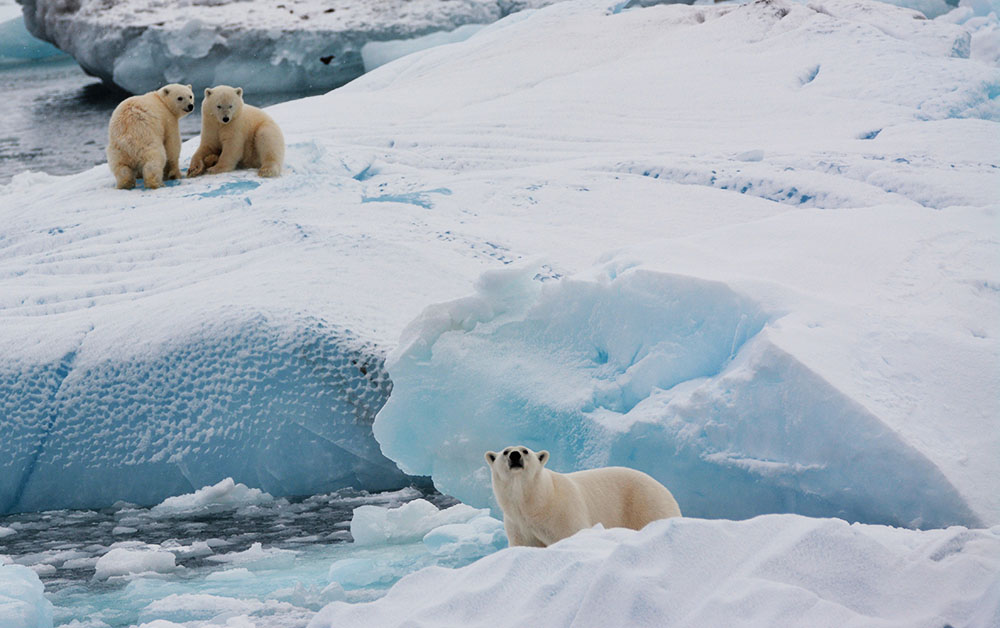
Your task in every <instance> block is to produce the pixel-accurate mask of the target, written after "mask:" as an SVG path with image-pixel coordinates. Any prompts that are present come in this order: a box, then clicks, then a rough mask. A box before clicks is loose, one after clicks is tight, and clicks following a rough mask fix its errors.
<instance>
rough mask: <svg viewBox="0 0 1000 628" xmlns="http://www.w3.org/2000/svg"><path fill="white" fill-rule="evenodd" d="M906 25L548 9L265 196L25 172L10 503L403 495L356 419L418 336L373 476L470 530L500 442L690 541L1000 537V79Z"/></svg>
mask: <svg viewBox="0 0 1000 628" xmlns="http://www.w3.org/2000/svg"><path fill="white" fill-rule="evenodd" d="M916 17H919V14H916V13H914V12H912V11H909V10H907V9H901V8H896V7H892V6H889V5H885V4H880V3H872V2H850V1H844V0H830V1H825V2H823V3H821V4H816V3H814V4H813V5H809V6H806V5H798V4H788V5H784V4H781V3H766V2H761V3H756V4H750V5H745V6H738V7H737V6H721V7H702V6H693V7H688V6H679V5H668V6H654V7H651V8H645V9H630V10H625V11H622V12H620V13H617V14H615V13H613V12H612V13H609V12H608V10H607V7H606V6H605V5H604V4H602V3H598V2H570V3H562V4H559V5H554V6H551V7H548V8H545V9H541V10H538V11H535V12H522V13H519V14H517V15H514V16H512V17H510V18H508V19H505V20H501V21H500V22H498V23H496V24H493V25H490V26H488V27H486V28H484V29H482V30H480V31H479V32H478V33H476V34H475V35H473V36H472V37H471V38H469V39H468V40H466V41H464V42H460V43H456V44H451V45H446V46H441V47H437V48H432V49H428V50H425V51H422V52H419V53H416V54H413V55H410V56H408V57H405V58H403V59H400V60H397V61H395V62H393V63H389V64H387V65H385V66H382V67H380V68H378V69H376V70H375V71H373V72H371V73H369V74H367V75H365V76H364V77H362V78H361V79H359V80H357V81H355V82H353V83H352V84H351V85H349V86H347V87H345V88H342V89H339V90H336V91H334V92H331V93H330V94H328V95H325V96H321V97H314V98H309V99H305V100H301V101H296V102H293V103H286V104H283V105H279V106H277V107H274V108H272V109H271V112H272V115H274V116H275V118H276V119H277V120H278V121H279V122H280V123H281V124H282V126H283V128H284V130H285V134H286V137H287V139H288V142H289V150H288V164H287V165H288V174H287V176H284V177H282V178H281V179H278V180H275V181H261V180H260V179H257V178H256V177H255V176H254V175H253V174H252V173H249V172H241V173H236V174H232V175H226V176H222V177H206V178H203V179H198V180H192V181H186V180H185V181H182V182H179V183H177V184H174V185H172V186H170V187H167V188H166V189H163V190H158V191H156V192H155V193H150V192H143V191H136V192H133V193H131V194H127V193H125V192H119V191H116V190H113V189H112V179H111V176H110V173H108V172H107V171H106V169H103V168H98V169H95V170H93V171H90V172H87V173H83V174H81V175H77V176H75V177H68V178H59V179H56V178H52V177H48V176H45V175H41V174H24V175H21V176H19V177H17V178H16V179H15V180H14V182H13V183H12V184H11V185H8V186H6V187H4V188H3V189H2V190H0V195H2V199H3V220H4V224H5V225H6V227H5V231H4V257H3V261H2V265H0V286H2V288H3V289H2V291H0V298H2V299H3V301H2V307H3V310H2V315H3V317H4V324H3V326H2V329H0V347H2V349H3V350H2V355H4V356H5V359H4V360H3V363H2V364H0V382H2V386H3V389H4V390H5V391H7V394H6V395H5V396H4V397H3V398H0V404H3V406H4V409H3V412H4V415H5V416H7V417H18V418H17V419H16V420H15V421H14V424H13V425H11V426H10V428H9V430H10V431H9V433H10V434H11V435H12V437H11V438H10V439H7V440H5V442H4V443H0V450H2V452H3V454H4V455H3V457H2V459H0V465H2V466H0V469H2V470H3V471H4V473H2V474H0V507H2V508H4V509H6V510H30V509H39V508H51V507H63V506H100V505H109V504H111V503H113V502H114V501H116V500H119V499H126V500H129V501H132V502H135V503H145V504H151V503H157V502H159V501H161V500H163V499H164V498H166V497H168V496H170V495H175V494H178V493H190V492H191V491H192V490H194V489H195V488H197V487H200V486H206V485H211V484H214V483H216V482H218V481H220V480H222V479H223V478H226V477H231V478H233V479H234V481H236V482H241V483H244V484H246V485H247V486H253V487H257V488H260V489H261V490H263V491H266V492H268V493H270V494H271V495H274V496H278V497H280V496H283V495H290V494H311V493H318V492H323V491H328V490H333V489H335V488H337V487H338V486H345V485H354V486H363V487H367V488H371V489H385V488H392V487H393V486H402V485H404V484H405V483H406V482H407V480H406V479H405V478H404V477H403V476H402V475H401V474H400V473H399V472H398V471H397V470H396V469H395V468H394V466H393V464H392V463H391V462H389V461H388V460H386V459H385V458H383V457H382V454H381V452H380V451H379V449H380V446H379V444H378V443H376V442H375V440H374V439H373V438H372V436H371V432H370V423H371V421H372V420H373V417H374V415H375V413H376V412H377V411H378V410H379V408H380V407H381V406H382V404H383V403H384V401H385V399H386V398H387V396H388V395H389V392H390V390H391V389H392V386H393V383H390V379H389V376H388V374H387V373H386V371H385V369H384V366H383V359H384V355H385V352H386V351H387V350H388V349H390V348H393V347H396V346H397V345H399V339H400V335H401V333H402V331H403V329H404V328H405V327H406V326H407V324H408V323H410V322H412V321H416V322H414V323H413V325H412V326H411V327H410V330H411V331H410V332H408V334H409V335H408V336H407V339H405V340H404V341H403V344H402V345H400V346H399V350H398V352H397V357H396V362H394V366H393V368H394V372H393V379H394V380H396V381H395V382H394V383H395V386H396V388H395V389H394V390H393V394H392V398H391V399H392V401H390V404H389V406H388V407H387V408H386V409H385V410H384V411H383V412H382V414H381V415H380V418H379V425H380V426H381V427H380V428H379V438H380V439H381V441H382V442H381V448H382V449H384V451H386V452H388V453H389V454H390V457H392V458H393V459H394V460H395V461H398V462H399V463H400V464H402V466H403V467H404V470H405V471H407V472H409V473H420V474H431V475H434V476H435V481H436V482H438V484H439V486H440V487H442V489H444V490H445V491H450V492H453V493H454V494H456V495H457V496H459V497H461V498H462V499H465V500H468V503H469V504H470V505H472V506H476V507H483V506H486V505H488V497H489V487H488V478H487V477H486V475H485V468H484V467H483V465H482V459H481V455H482V451H483V450H485V449H495V448H496V447H498V446H502V445H504V444H506V443H505V442H503V441H506V440H509V439H513V440H526V441H528V444H531V445H536V446H539V448H547V449H550V450H553V451H554V453H558V455H554V458H553V460H554V461H558V462H557V464H559V465H563V466H561V467H559V468H563V469H569V468H573V467H576V466H580V465H589V464H602V463H605V462H619V463H621V462H624V463H629V464H634V465H636V466H640V467H647V468H648V469H650V470H652V471H655V472H656V473H657V474H658V475H659V477H660V478H661V479H663V480H664V481H665V482H667V483H668V484H670V485H674V486H677V489H678V490H680V491H682V492H684V491H687V499H686V500H682V507H683V508H685V510H686V511H687V510H688V508H694V510H693V512H692V514H699V513H700V514H704V515H714V516H720V515H728V516H748V515H752V514H756V513H760V512H768V511H775V510H778V511H788V510H790V511H795V512H805V513H810V514H817V515H840V516H845V517H849V518H852V519H857V520H861V521H870V522H871V521H879V522H893V523H899V524H904V525H915V526H934V525H944V524H947V523H967V524H974V523H976V522H981V523H985V524H991V523H995V522H996V521H998V519H1000V501H998V500H1000V498H998V497H997V496H998V495H1000V491H997V490H995V489H996V482H995V481H994V480H992V479H991V478H996V477H998V476H1000V468H998V465H1000V462H998V459H997V457H996V456H995V455H994V452H995V451H997V449H998V447H1000V434H998V431H1000V430H998V429H997V427H996V421H995V417H996V416H998V414H1000V409H998V407H997V405H998V401H997V399H998V398H1000V395H998V394H997V391H998V388H1000V386H998V382H997V378H998V375H997V371H996V369H995V368H992V367H991V365H993V364H995V359H996V355H997V353H998V349H997V342H998V341H997V338H998V337H1000V330H998V329H997V321H998V320H1000V315H998V312H997V307H998V306H997V302H996V299H995V293H996V290H995V289H994V287H995V286H996V285H998V284H1000V278H998V277H997V267H996V264H995V263H994V260H995V254H996V229H995V217H994V212H995V210H996V198H995V189H996V186H997V182H998V174H997V173H998V169H997V167H996V166H997V164H996V151H995V150H994V148H995V146H996V144H997V142H998V141H1000V134H998V132H997V122H996V120H997V117H998V111H1000V109H998V103H997V99H996V94H997V93H1000V91H998V88H997V86H998V85H1000V71H998V69H997V68H996V67H995V66H991V65H988V64H985V63H983V62H981V61H978V60H976V59H973V58H964V57H963V54H965V53H966V52H967V51H968V43H969V41H970V35H969V32H968V31H967V30H966V29H965V28H964V27H963V26H961V25H956V24H952V23H949V22H946V21H942V20H941V19H938V20H924V19H915V18H916ZM557 32H558V33H560V36H559V37H554V36H553V33H557ZM625 41H627V42H628V45H627V46H625V45H623V44H622V42H625ZM860 68H863V69H864V71H863V72H862V71H860V70H859V69H860ZM733 94H739V95H740V97H739V99H738V102H734V99H733V96H732V95H733ZM248 100H250V102H253V100H252V94H248ZM330 111H336V115H332V116H331V115H330ZM184 150H185V153H184V155H185V156H188V155H190V153H191V151H192V150H193V147H192V146H190V145H188V146H186V147H185V149H184ZM182 161H183V160H182ZM43 207H44V211H40V208H43ZM609 212H610V214H609ZM611 216H613V218H611ZM888 234H892V237H889V236H888ZM539 256H541V263H540V264H539V265H538V268H539V269H540V270H528V275H524V269H526V268H527V269H530V268H531V264H529V263H528V262H526V260H528V259H530V258H536V257H539ZM515 262H516V263H517V264H515V265H518V264H519V265H520V266H519V268H520V270H517V271H512V272H513V273H514V275H504V277H507V279H503V280H502V281H501V280H496V281H497V286H496V288H495V290H493V292H490V293H489V295H488V297H484V296H483V294H479V295H476V296H473V297H470V299H471V301H470V303H479V302H485V303H487V304H488V305H489V306H490V308H492V309H491V310H490V311H482V312H479V311H477V312H475V313H473V314H467V313H466V312H465V311H464V310H463V308H464V307H465V306H463V305H462V303H463V301H459V302H457V304H456V302H453V300H454V299H457V298H459V297H463V295H468V294H470V293H472V292H473V291H474V288H473V286H474V284H475V282H476V281H477V280H478V279H479V277H480V275H482V273H483V272H484V271H488V270H491V269H497V268H501V267H503V266H506V265H510V264H512V263H515ZM595 263H596V265H595ZM518 273H520V275H518ZM515 275H516V277H515V278H511V277H514V276H515ZM536 275H537V279H538V281H535V282H534V284H537V285H533V284H532V282H531V281H526V280H525V278H527V279H534V278H535V277H536ZM493 277H495V276H493V275H489V276H487V277H485V278H484V279H482V280H481V281H480V285H481V286H484V285H485V286H487V287H486V288H485V289H486V291H487V292H489V291H490V288H489V283H490V282H491V281H494V279H493ZM549 280H551V281H549ZM544 284H550V286H549V287H546V286H545V285H544ZM644 284H648V286H649V287H650V289H652V290H654V294H652V295H649V296H648V298H647V297H646V296H644V294H643V290H644V289H645V287H644ZM543 288H544V289H543ZM507 290H511V291H513V292H511V293H510V294H507V293H505V292H504V291H507ZM619 291H622V295H623V297H624V298H623V299H622V300H616V299H615V298H614V297H615V296H616V294H617V293H618V292H619ZM660 291H662V293H660ZM605 302H607V304H608V307H607V309H606V310H596V311H594V312H593V313H592V314H590V313H588V312H587V308H588V307H594V306H597V305H600V304H602V303H605ZM434 303H443V305H438V306H435V307H433V308H431V309H430V310H428V311H427V313H426V314H425V315H424V316H423V317H420V312H421V311H422V310H424V309H425V308H427V307H428V305H429V304H434ZM476 307H479V306H476ZM574 307H576V308H577V309H575V310H574V309H573V308H574ZM546 308H547V309H546ZM643 308H645V309H643ZM507 310H510V311H507ZM574 312H575V313H576V315H575V316H574ZM615 316H623V317H626V319H627V320H632V321H633V322H634V324H635V325H640V326H642V327H643V328H641V329H635V330H632V331H630V330H625V332H626V333H623V334H622V338H623V340H622V341H621V342H620V345H616V346H613V347H612V346H610V345H607V344H606V342H611V341H613V340H614V339H613V338H608V336H609V335H610V334H611V330H613V329H615V318H614V317H615ZM525 317H526V318H525ZM649 317H654V318H655V319H656V320H657V321H659V323H658V325H657V326H655V327H654V326H649V328H648V329H646V328H645V326H646V323H648V322H649V320H650V319H649ZM699 317H704V318H703V319H702V318H699ZM692 319H693V320H692ZM503 321H509V322H511V326H510V327H508V328H506V329H505V328H503V325H502V324H501V323H502V322H503ZM702 322H703V323H704V327H703V328H702V327H699V323H702ZM479 323H485V324H484V325H483V326H481V327H480V328H477V329H473V327H475V326H476V325H478V324H479ZM591 324H593V326H594V328H593V329H589V327H583V328H581V329H579V330H575V329H574V326H575V325H586V326H589V325H591ZM462 325H466V327H467V329H464V330H462V329H459V328H461V327H462ZM535 327H537V328H538V329H534V328H535ZM492 328H496V329H497V331H498V333H497V334H496V335H491V332H490V331H489V330H490V329H492ZM549 328H551V329H550V331H551V332H552V333H551V334H550V335H549V336H547V337H545V338H540V337H538V334H539V333H540V334H545V333H548V332H546V331H545V330H546V329H549ZM536 332H537V333H536ZM556 332H559V333H563V332H568V333H569V334H570V336H566V335H565V334H564V335H563V336H559V335H558V334H557V333H556ZM26 338H28V339H31V340H30V342H25V341H24V339H26ZM624 338H628V340H627V341H625V340H624ZM536 340H539V341H541V340H544V345H545V346H546V347H547V349H546V351H547V352H548V354H542V353H540V352H538V351H532V349H531V347H530V345H531V343H533V342H535V341H536ZM480 341H481V342H480ZM508 341H509V344H505V343H508ZM467 343H479V344H478V345H476V346H475V348H474V349H473V346H474V345H473V344H467ZM588 343H590V344H588ZM425 345H426V346H425ZM479 351H494V352H499V353H500V354H501V355H499V356H498V359H497V360H496V361H495V362H494V363H492V364H483V362H484V361H483V360H477V357H479V356H478V353H477V352H479ZM435 352H437V353H438V355H439V358H438V362H434V361H433V360H434V354H435ZM446 352H448V355H449V358H448V360H444V356H445V354H446ZM428 353H429V355H430V359H431V361H432V362H427V361H426V360H423V361H422V358H421V357H420V356H421V355H425V354H428ZM605 354H606V355H605ZM605 360H606V361H605ZM445 361H446V362H447V363H446V364H441V363H442V362H445ZM519 361H523V362H524V363H523V364H519ZM424 362H427V364H431V363H433V364H434V368H426V367H425V366H424ZM439 366H440V367H441V368H442V369H444V371H441V372H439V373H435V372H434V370H435V369H436V368H438V367H439ZM508 366H510V367H511V368H512V370H510V371H508V372H507V373H506V375H505V377H504V378H503V379H497V378H496V377H495V376H497V375H498V374H499V373H500V372H501V370H502V369H504V368H506V367H508ZM486 367H489V368H491V369H493V370H492V371H488V370H487V371H480V370H479V369H480V368H486ZM445 371H446V372H447V373H449V374H450V375H449V377H452V376H453V378H454V379H451V380H448V381H446V380H445V379H443V378H442V377H438V375H440V374H441V373H443V372H445ZM528 373H530V376H527V375H526V374H528ZM779 374H780V377H779V376H778V375H779ZM577 384H582V387H581V388H579V389H575V388H574V390H576V392H572V391H569V392H567V389H570V388H573V387H574V386H576V385H577ZM442 386H444V387H445V388H448V389H450V387H451V386H454V391H458V390H462V391H465V392H466V393H468V394H467V395H465V396H464V397H461V398H459V395H458V394H457V392H456V393H455V394H452V393H451V392H449V390H442ZM414 391H415V392H414ZM424 393H426V394H424ZM415 395H416V396H415ZM421 395H423V396H422V397H421V398H420V399H417V398H416V397H419V396H421ZM574 395H575V396H574ZM616 395H617V397H616ZM404 400H405V401H404ZM126 419H127V420H126ZM761 419H766V420H763V421H762V420H761ZM518 425H520V426H521V427H518ZM529 425H534V426H535V427H527V426H529ZM408 426H423V427H421V429H419V430H416V435H414V434H415V433H414V432H413V431H410V427H408ZM543 426H544V427H543ZM424 427H425V428H426V429H424ZM497 441H500V442H497ZM543 441H544V442H543ZM81 443H82V444H83V446H82V447H81ZM612 445H614V447H613V448H611V446H612ZM664 446H666V447H668V448H669V449H668V450H669V451H670V452H671V454H672V455H671V456H664V455H662V447H664ZM857 458H860V462H858V461H857V460H855V459H857ZM671 461H673V462H674V464H671ZM888 461H892V463H891V464H889V463H888ZM883 463H884V465H883V466H885V467H890V468H883V467H881V466H880V464H883ZM687 469H690V470H691V476H690V477H689V478H684V479H686V480H687V481H688V485H689V488H687V489H685V488H684V483H683V482H681V481H680V479H681V478H682V477H684V475H685V473H686V470H687ZM665 474H666V475H665ZM67 478H72V480H73V483H72V485H70V484H69V483H68V482H67ZM715 479H719V480H720V481H722V480H725V481H726V482H727V483H728V484H726V487H728V488H727V489H726V490H724V489H723V488H716V489H714V491H723V494H725V495H732V496H735V497H738V496H740V495H745V496H746V498H745V499H742V500H735V501H734V502H732V503H727V500H721V499H713V498H712V493H711V492H709V493H705V492H704V491H701V492H700V493H699V494H695V492H696V491H699V490H700V488H704V487H705V486H708V485H711V483H712V482H713V481H715ZM674 486H672V488H673V487H674ZM744 489H746V490H744ZM911 490H915V491H916V493H913V494H910V491H911ZM684 501H687V502H688V503H687V504H685V503H684Z"/></svg>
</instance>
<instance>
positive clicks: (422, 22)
mask: <svg viewBox="0 0 1000 628" xmlns="http://www.w3.org/2000/svg"><path fill="white" fill-rule="evenodd" d="M552 1H553V0H450V1H449V2H440V1H439V0H381V1H379V2H365V3H358V2H351V1H350V0H335V1H333V2H330V1H320V0H285V1H284V2H281V3H274V2H263V1H260V0H250V1H247V0H244V1H243V2H240V3H239V5H238V7H236V9H235V10H234V7H231V6H227V5H229V4H230V3H225V2H217V1H216V0H194V1H192V2H184V3H180V4H178V3H174V2H163V1H159V0H128V1H126V2H114V3H107V2H104V1H103V0H82V1H80V2H72V3H67V2H60V1H53V0H25V1H24V3H23V4H24V14H25V17H26V19H27V24H28V29H29V30H30V31H31V32H32V33H33V34H35V35H36V36H37V37H39V38H41V39H44V40H46V41H50V42H53V43H54V44H56V46H58V47H59V48H60V49H62V50H65V51H66V52H68V53H70V54H71V55H73V57H74V58H76V60H77V61H78V62H79V63H80V65H81V66H82V67H83V68H84V69H85V70H86V71H87V72H88V73H90V74H93V75H95V76H99V77H101V78H102V79H104V80H105V81H108V82H114V83H115V84H116V85H118V86H119V87H121V88H123V89H125V90H128V91H131V92H133V93H143V92H146V91H150V90H153V89H156V88H158V87H160V86H161V85H163V84H164V83H175V82H184V83H192V84H194V86H195V93H199V92H200V91H201V90H202V89H203V88H205V87H211V86H213V85H217V84H220V83H224V84H227V85H241V86H242V87H243V88H244V89H246V90H247V91H250V92H257V93H261V92H317V91H321V90H326V89H331V88H334V87H337V86H340V85H343V84H344V83H347V82H348V81H350V80H351V79H353V78H355V77H357V76H359V75H361V74H362V73H363V72H364V71H365V70H366V68H368V69H370V68H371V67H374V65H379V64H381V63H385V62H387V61H388V60H390V59H392V58H395V57H396V56H399V55H401V54H406V53H408V52H412V51H414V50H418V49H421V48H423V47H427V46H432V45H438V44H441V43H446V42H451V41H457V40H460V39H463V38H465V37H467V36H469V35H470V34H471V33H472V32H474V30H475V29H471V30H470V29H469V28H467V27H468V26H469V25H482V24H487V23H490V22H494V21H496V20H497V19H499V18H500V17H502V16H504V15H506V14H508V13H511V12H513V11H517V10H521V9H523V8H526V7H536V6H543V5H545V4H550V3H551V2H552ZM368 46H375V49H368V50H367V52H366V47H368Z"/></svg>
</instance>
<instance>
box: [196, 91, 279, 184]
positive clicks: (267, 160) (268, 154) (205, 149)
mask: <svg viewBox="0 0 1000 628" xmlns="http://www.w3.org/2000/svg"><path fill="white" fill-rule="evenodd" d="M284 161H285V138H284V136H283V135H282V134H281V129H280V128H279V127H278V124H277V123H276V122H275V121H274V120H273V119H272V118H271V116H269V115H267V114H266V113H264V112H263V111H261V110H260V109H258V108H257V107H253V106H251V105H247V104H244V103H243V88H242V87H236V88H233V87H229V86H228V85H216V86H215V87H210V88H208V89H206V90H205V100H203V101H202V103H201V145H200V146H199V147H198V150H197V151H195V154H194V156H193V157H191V165H190V166H188V172H187V174H188V176H189V177H194V176H197V175H199V174H201V173H202V172H204V171H205V169H206V168H208V170H207V172H208V173H209V174H219V173H220V172H229V171H231V170H235V169H236V168H258V170H257V174H259V175H260V176H262V177H276V176H278V175H280V174H281V165H282V163H284Z"/></svg>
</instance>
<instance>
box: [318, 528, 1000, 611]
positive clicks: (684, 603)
mask: <svg viewBox="0 0 1000 628" xmlns="http://www.w3.org/2000/svg"><path fill="white" fill-rule="evenodd" d="M998 570H1000V529H998V528H993V529H991V530H967V529H965V528H949V529H947V530H934V531H932V532H915V531H911V530H902V529H894V528H887V527H881V526H867V525H858V524H855V525H848V524H847V523H845V522H843V521H837V520H830V519H807V518H804V517H800V516H795V515H768V516H762V517H757V518H755V519H751V520H748V521H741V522H733V521H704V520H697V519H670V520H664V521H658V522H655V523H652V524H650V525H649V526H647V527H646V528H645V529H644V530H642V531H640V532H632V531H628V530H622V529H615V530H601V529H594V530H586V531H583V532H581V533H579V534H577V535H575V536H573V537H571V538H569V539H566V540H563V541H561V542H560V543H558V544H556V545H554V546H552V547H549V548H546V549H536V548H523V547H519V548H511V549H507V550H504V551H502V552H498V553H496V554H494V555H492V556H489V557H487V558H485V559H483V560H480V561H478V562H476V563H474V564H472V565H470V566H468V567H465V568H462V569H455V570H449V569H442V568H429V569H425V570H423V571H420V572H418V573H416V574H414V575H412V576H408V577H407V578H405V579H403V580H402V581H401V582H400V583H399V584H397V585H396V586H395V587H394V588H393V589H392V590H391V591H390V592H389V593H388V595H386V596H385V597H384V598H382V599H381V600H378V601H375V602H372V603H369V604H355V605H351V604H345V603H340V602H334V603H332V604H330V605H329V606H327V607H326V608H324V609H323V610H322V611H321V612H320V613H319V614H318V615H317V616H316V618H315V619H313V620H312V621H311V622H310V623H309V628H328V627H329V628H335V627H337V626H380V627H385V628H389V627H391V626H413V625H420V626H428V627H432V626H441V627H445V626H470V627H471V626H483V627H487V626H489V627H491V628H492V627H496V626H511V627H514V626H523V625H525V624H535V625H542V626H571V625H572V626H595V627H596V626H635V627H640V626H641V627H646V626H648V627H650V628H652V627H654V626H816V627H820V626H831V627H834V626H836V627H839V626H872V625H878V626H887V627H888V626H898V627H899V628H903V627H906V628H924V627H925V628H940V627H941V626H944V625H954V626H980V627H986V626H995V625H996V623H997V621H1000V579H998V577H997V574H998Z"/></svg>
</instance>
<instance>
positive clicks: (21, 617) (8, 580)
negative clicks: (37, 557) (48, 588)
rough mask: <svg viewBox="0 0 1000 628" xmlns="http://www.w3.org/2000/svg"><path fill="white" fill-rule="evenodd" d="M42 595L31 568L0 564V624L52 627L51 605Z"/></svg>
mask: <svg viewBox="0 0 1000 628" xmlns="http://www.w3.org/2000/svg"><path fill="white" fill-rule="evenodd" d="M44 594H45V587H43V586H42V581H41V580H39V579H38V575H36V574H35V572H34V571H32V570H31V569H29V568H27V567H24V566H22V565H4V564H2V563H0V626H3V628H52V604H51V603H50V602H49V601H48V600H46V599H45V595H44Z"/></svg>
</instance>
